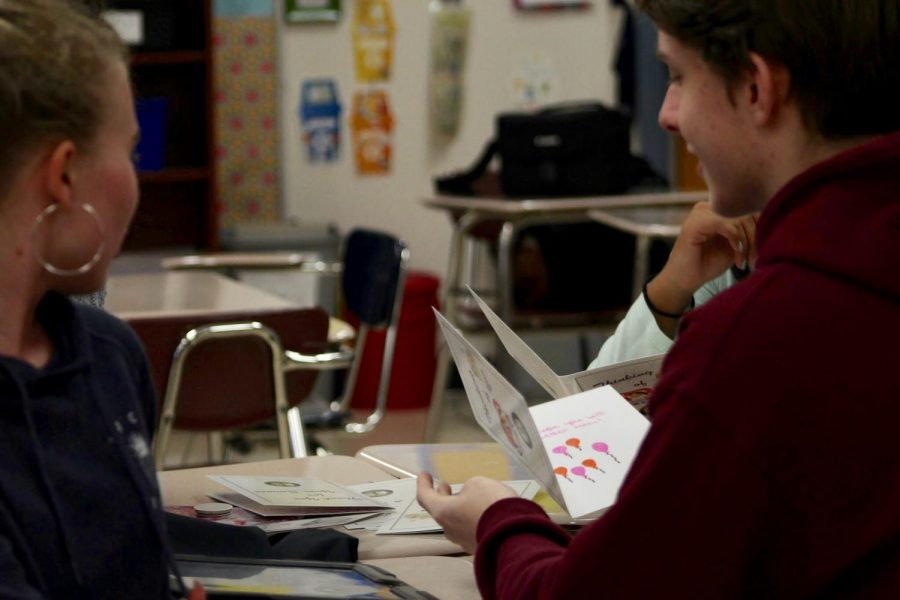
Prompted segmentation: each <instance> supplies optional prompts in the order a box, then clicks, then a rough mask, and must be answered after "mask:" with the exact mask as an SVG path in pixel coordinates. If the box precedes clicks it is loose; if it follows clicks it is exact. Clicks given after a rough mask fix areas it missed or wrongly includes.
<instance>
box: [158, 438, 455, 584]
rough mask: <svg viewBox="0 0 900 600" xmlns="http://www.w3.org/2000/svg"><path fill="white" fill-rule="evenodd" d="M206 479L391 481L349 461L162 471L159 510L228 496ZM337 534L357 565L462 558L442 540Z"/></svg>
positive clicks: (311, 460) (277, 462)
mask: <svg viewBox="0 0 900 600" xmlns="http://www.w3.org/2000/svg"><path fill="white" fill-rule="evenodd" d="M207 475H283V476H288V477H310V478H313V479H322V480H325V481H330V482H332V483H336V484H338V485H353V484H357V483H369V482H375V481H385V480H388V479H393V478H394V477H393V476H392V475H390V474H388V473H386V472H385V471H383V470H381V469H379V468H377V467H376V466H374V465H372V464H371V463H368V462H366V461H364V460H361V459H359V458H353V457H350V456H312V457H307V458H285V459H279V460H268V461H260V462H254V463H237V464H230V465H219V466H214V467H200V468H195V469H180V470H175V471H162V472H160V473H159V474H158V477H159V485H160V489H161V491H162V499H163V504H164V505H165V506H177V505H193V504H199V503H201V502H209V501H210V498H209V496H208V494H210V493H212V492H227V491H229V490H228V488H226V487H224V486H222V485H221V484H219V483H216V482H215V481H213V480H211V479H209V478H208V477H207ZM341 531H343V532H344V533H349V534H350V535H353V536H354V537H357V538H359V558H360V560H363V559H376V558H398V557H408V556H441V555H447V554H460V553H462V549H461V548H460V547H459V546H457V545H456V544H454V543H452V542H450V541H449V540H447V538H446V537H444V535H443V534H417V535H376V534H375V533H374V532H371V531H361V530H352V531H347V530H345V529H343V528H341ZM388 570H390V569H388ZM401 579H402V577H401ZM409 583H412V582H409ZM442 597H443V596H442Z"/></svg>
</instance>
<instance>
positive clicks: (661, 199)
mask: <svg viewBox="0 0 900 600" xmlns="http://www.w3.org/2000/svg"><path fill="white" fill-rule="evenodd" d="M707 197H708V193H707V192H669V193H656V194H627V195H620V196H595V197H578V198H554V199H523V200H513V199H507V198H503V199H499V198H481V197H462V196H434V197H430V198H426V199H424V200H423V204H424V205H425V206H427V207H429V208H434V209H439V210H445V211H447V212H448V213H449V214H450V216H451V220H452V222H453V233H452V236H451V239H450V249H449V252H448V265H447V275H446V279H445V280H444V287H443V292H442V297H441V306H442V309H443V313H444V316H446V317H447V319H448V320H449V321H450V322H451V323H453V324H454V325H456V326H458V327H459V326H460V325H461V320H460V315H459V311H458V307H457V303H456V302H455V301H454V299H455V296H456V295H457V294H460V293H462V294H467V292H466V291H465V284H466V283H473V282H469V281H464V275H463V264H464V262H465V257H466V244H467V242H469V241H470V240H472V239H473V236H472V233H473V230H475V229H476V227H478V226H479V225H482V224H484V223H487V222H491V221H500V222H501V226H500V233H499V236H498V239H497V244H498V248H497V268H496V279H495V285H494V291H495V293H496V298H497V301H496V307H495V310H496V312H497V314H498V315H499V316H500V318H501V319H503V321H504V322H505V323H507V324H508V325H510V326H511V327H513V328H514V329H516V328H517V327H521V326H522V325H523V323H525V321H524V320H523V319H522V318H518V316H517V315H515V314H514V311H513V302H512V298H513V268H512V265H513V251H514V248H513V244H514V242H515V239H516V236H517V234H518V233H519V232H520V231H521V230H522V229H524V228H526V227H530V226H533V225H541V224H565V223H583V222H590V221H595V220H601V218H602V216H601V218H595V217H596V216H599V213H598V215H595V217H592V216H591V212H592V211H609V210H613V209H630V210H632V211H635V212H643V211H644V209H648V210H649V211H650V212H651V213H653V212H655V211H656V210H659V207H676V208H677V209H681V208H689V207H690V206H692V205H693V204H695V203H697V202H699V201H701V200H705V199H706V198H707ZM607 224H608V225H612V226H613V227H619V224H621V223H620V221H619V220H617V221H615V222H613V221H612V220H610V221H607ZM619 228H621V227H619ZM676 235H677V233H676ZM644 239H645V238H643V237H638V238H637V240H638V241H637V250H638V251H637V252H636V255H635V263H634V265H635V267H634V272H635V274H636V275H635V277H636V279H634V282H633V285H634V286H635V288H636V290H637V292H636V293H635V294H634V296H635V297H637V294H639V293H640V288H641V286H642V285H643V283H644V279H645V278H646V276H645V274H646V269H647V254H648V250H649V241H646V242H645V241H644ZM473 285H474V283H473ZM570 317H571V316H570ZM570 320H571V318H570ZM551 321H552V319H551V318H550V316H549V315H534V316H532V317H531V318H530V319H528V320H527V323H525V326H526V327H529V328H543V327H545V325H546V324H547V323H550V322H551ZM571 324H573V325H576V326H579V327H582V328H583V327H584V326H585V325H587V324H588V323H586V322H578V321H577V320H575V321H572V322H571ZM608 326H609V327H612V326H614V324H613V323H612V322H610V323H608ZM505 360H506V359H505V355H504V354H503V353H501V354H500V358H498V364H499V365H500V366H501V371H502V370H503V368H502V365H503V361H505ZM449 367H450V358H449V355H448V353H447V350H446V348H445V347H444V346H442V347H441V350H440V352H439V355H438V363H437V370H436V373H435V383H434V389H433V391H432V396H431V410H430V412H429V416H428V425H427V426H426V440H432V439H434V436H435V432H436V430H437V426H438V421H439V419H440V411H441V409H442V401H443V395H444V388H445V387H446V381H447V374H448V369H449Z"/></svg>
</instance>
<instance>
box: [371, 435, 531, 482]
mask: <svg viewBox="0 0 900 600" xmlns="http://www.w3.org/2000/svg"><path fill="white" fill-rule="evenodd" d="M356 457H357V458H360V459H362V460H364V461H366V462H368V463H370V464H373V465H375V466H376V467H378V468H379V469H381V470H383V471H386V472H388V473H390V474H391V475H395V476H396V477H415V476H416V475H417V474H419V473H421V472H422V471H428V472H429V473H432V474H433V475H434V476H435V477H438V478H440V479H443V480H444V481H446V482H447V483H463V482H465V481H466V480H467V479H469V478H470V477H474V476H475V475H484V476H485V477H491V478H493V479H500V480H504V479H506V480H511V479H531V478H532V477H531V475H530V474H529V473H528V471H526V470H525V469H523V468H522V467H520V466H519V465H518V464H517V463H515V462H513V461H511V460H509V458H508V457H507V456H506V453H505V452H503V449H502V448H501V447H500V445H499V444H496V443H494V442H489V443H478V444H382V445H377V446H366V447H365V448H363V449H362V450H360V451H359V452H357V453H356Z"/></svg>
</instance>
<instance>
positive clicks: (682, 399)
mask: <svg viewBox="0 0 900 600" xmlns="http://www.w3.org/2000/svg"><path fill="white" fill-rule="evenodd" d="M638 4H639V6H640V7H641V9H642V10H644V11H645V12H646V13H647V14H648V15H649V16H650V17H651V18H652V19H653V20H654V21H655V22H656V24H657V26H658V28H659V31H660V34H659V46H658V54H659V56H660V58H661V59H662V60H663V62H665V63H666V64H667V65H668V67H669V70H670V74H671V81H670V85H669V90H668V93H667V95H666V98H665V101H664V103H663V106H662V108H661V110H660V115H659V120H660V124H661V125H662V126H663V127H665V128H666V129H668V130H670V131H672V132H673V133H677V134H680V135H682V136H683V137H684V138H685V140H686V141H687V144H688V148H689V149H690V150H691V151H692V152H694V153H695V154H696V155H697V156H698V158H699V159H700V163H701V165H702V171H703V175H704V177H705V179H706V181H707V183H708V185H709V188H710V192H711V200H710V201H711V203H712V206H713V209H714V210H715V211H716V212H718V213H720V214H722V215H725V216H738V215H745V214H749V213H752V212H755V211H759V210H761V211H762V214H761V216H760V218H759V222H758V226H757V239H756V242H757V252H758V259H757V262H756V269H755V270H754V272H753V274H752V275H751V276H750V277H748V278H746V279H745V280H743V281H742V282H740V283H739V284H737V285H735V286H734V287H732V288H731V289H729V290H728V291H727V292H725V293H722V294H721V295H720V296H718V297H716V298H715V299H714V300H713V301H711V302H709V303H708V304H706V305H704V306H703V307H701V308H698V309H696V310H694V311H692V312H690V313H689V314H687V315H686V316H685V317H684V318H683V319H682V323H681V329H680V333H679V337H678V341H677V342H676V344H675V346H674V347H673V348H672V350H671V352H670V354H669V356H668V358H667V360H666V362H665V364H664V367H663V373H662V376H661V379H660V381H659V384H658V386H657V387H656V390H655V392H654V395H653V397H652V398H651V401H650V409H651V415H652V426H651V428H650V431H649V433H648V435H647V437H646V439H645V441H644V443H643V446H642V447H641V450H640V452H639V453H638V456H637V458H636V459H635V461H634V464H633V465H632V468H631V471H630V472H629V475H628V477H627V478H626V480H625V483H624V484H623V486H622V488H621V490H620V493H619V498H618V500H617V502H616V504H615V505H614V506H613V507H612V508H611V509H610V510H609V511H608V512H607V513H606V514H605V515H604V516H603V517H601V518H600V519H599V520H598V521H597V522H595V523H593V524H592V525H591V526H589V527H587V528H585V529H584V530H583V531H581V532H580V533H578V534H577V535H576V536H575V537H574V538H573V537H571V536H570V535H569V534H567V533H566V532H564V531H563V530H562V529H559V528H558V527H556V526H555V525H554V524H553V523H552V522H551V521H550V520H549V519H548V518H547V516H546V515H545V514H544V512H543V511H542V510H541V509H540V508H539V507H538V506H537V505H535V504H532V503H530V502H527V501H524V500H521V499H518V498H513V497H512V496H514V494H512V493H511V492H510V491H509V490H508V489H506V488H505V486H503V485H502V484H499V483H497V482H494V481H491V480H488V479H485V478H475V479H473V480H471V481H469V482H468V483H467V484H466V486H465V487H464V489H463V490H462V491H461V492H460V493H459V494H458V495H455V496H450V495H449V490H448V489H447V488H446V486H443V485H441V486H438V488H437V489H433V482H432V480H431V478H430V476H428V475H425V474H423V475H422V476H420V480H419V500H420V502H421V504H422V505H423V506H424V507H425V508H426V509H428V510H429V512H431V513H432V515H433V516H434V517H435V518H436V519H437V520H438V522H440V523H441V524H442V525H443V526H444V528H445V531H446V533H447V535H448V537H450V539H452V540H454V541H456V542H458V543H460V544H461V545H462V546H463V548H465V549H466V550H468V551H474V552H475V555H476V575H477V579H478V585H479V589H480V590H481V593H482V594H483V595H484V596H485V597H491V598H493V597H499V598H528V597H541V598H578V597H609V598H622V597H637V598H661V597H666V598H673V597H674V598H682V597H690V598H739V597H748V598H760V597H763V598H772V597H788V598H800V597H827V598H832V597H835V598H844V597H848V596H849V597H865V598H898V597H900V446H898V445H897V444H896V443H894V442H893V441H892V440H895V439H896V436H897V433H896V427H897V425H896V424H897V423H898V422H900V378H898V377H897V369H898V368H900V351H898V350H897V342H898V339H900V133H898V130H900V108H898V107H900V3H898V2H897V0H639V1H638ZM661 308H663V309H665V307H661Z"/></svg>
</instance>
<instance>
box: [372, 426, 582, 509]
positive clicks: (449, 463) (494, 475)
mask: <svg viewBox="0 0 900 600" xmlns="http://www.w3.org/2000/svg"><path fill="white" fill-rule="evenodd" d="M356 457H357V458H359V459H361V460H364V461H366V462H368V463H370V464H372V465H375V466H377V467H378V468H379V469H382V470H383V471H386V472H388V473H390V474H392V475H396V476H397V477H414V476H415V475H417V474H419V473H421V472H422V471H427V472H429V473H431V474H432V475H434V476H435V477H437V478H439V479H443V480H444V481H446V482H447V483H465V481H466V480H468V479H469V478H471V477H475V476H476V475H481V476H484V477H490V478H491V479H497V480H500V481H503V480H513V479H534V478H533V477H532V476H531V474H530V473H529V472H528V471H526V470H525V469H524V468H522V467H521V466H520V465H519V464H518V463H516V462H514V461H512V460H510V459H509V457H508V456H507V455H506V453H505V452H504V451H503V449H502V448H501V447H500V445H499V444H497V443H494V442H488V443H478V444H382V445H378V446H367V447H365V448H363V449H362V450H360V451H359V452H357V453H356ZM534 501H535V502H536V503H538V504H539V505H541V507H542V508H543V509H544V510H546V511H547V514H548V515H549V516H550V518H551V519H553V521H554V522H556V523H559V524H560V525H584V524H586V523H588V522H589V521H584V520H574V521H573V520H572V518H571V517H570V516H569V515H568V513H566V512H565V511H564V510H563V509H562V507H560V506H559V505H558V504H557V503H556V502H555V501H554V500H553V499H552V498H551V497H550V496H549V495H548V494H547V493H546V491H544V490H541V492H539V493H538V495H537V496H535V498H534Z"/></svg>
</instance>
